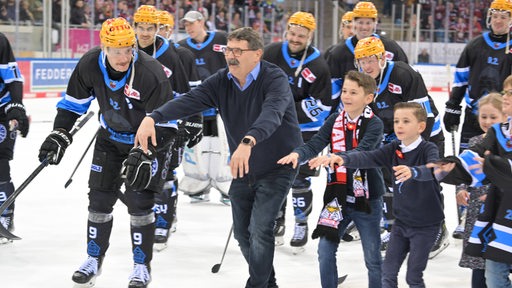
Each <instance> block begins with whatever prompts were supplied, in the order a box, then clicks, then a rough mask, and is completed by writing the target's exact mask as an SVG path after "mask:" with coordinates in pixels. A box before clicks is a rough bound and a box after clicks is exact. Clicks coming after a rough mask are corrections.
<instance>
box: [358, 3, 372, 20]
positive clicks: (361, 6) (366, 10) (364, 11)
mask: <svg viewBox="0 0 512 288" xmlns="http://www.w3.org/2000/svg"><path fill="white" fill-rule="evenodd" d="M377 16H378V13H377V8H375V5H374V4H373V3H372V2H367V1H361V2H359V3H357V4H356V6H355V7H354V18H373V19H377Z"/></svg>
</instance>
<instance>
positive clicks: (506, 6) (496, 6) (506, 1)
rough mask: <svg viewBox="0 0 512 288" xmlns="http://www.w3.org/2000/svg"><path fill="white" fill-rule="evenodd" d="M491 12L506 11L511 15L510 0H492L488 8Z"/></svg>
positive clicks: (511, 2) (511, 0) (511, 3)
mask: <svg viewBox="0 0 512 288" xmlns="http://www.w3.org/2000/svg"><path fill="white" fill-rule="evenodd" d="M489 10H491V11H500V10H501V11H507V12H509V13H510V14H511V15H512V0H494V1H492V3H491V6H490V7H489Z"/></svg>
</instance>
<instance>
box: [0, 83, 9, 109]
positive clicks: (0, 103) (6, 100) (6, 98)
mask: <svg viewBox="0 0 512 288" xmlns="http://www.w3.org/2000/svg"><path fill="white" fill-rule="evenodd" d="M3 85H4V84H3V83H2V86H3ZM2 88H3V87H2ZM2 90H3V89H0V91H2ZM9 102H11V93H9V91H7V93H5V95H4V96H2V98H0V107H2V106H4V105H5V104H7V103H9Z"/></svg>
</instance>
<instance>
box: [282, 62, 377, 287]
mask: <svg viewBox="0 0 512 288" xmlns="http://www.w3.org/2000/svg"><path fill="white" fill-rule="evenodd" d="M375 89H376V84H375V80H374V79H373V78H372V77H370V76H368V75H365V74H363V73H360V72H357V71H350V72H348V73H347V75H346V77H345V82H344V85H343V90H342V93H341V101H342V102H343V105H344V110H343V111H341V112H335V113H333V114H332V115H331V116H330V117H329V118H327V120H326V121H325V123H324V124H323V126H322V127H321V128H320V130H319V131H318V133H317V134H316V135H315V136H313V138H312V139H311V140H310V141H308V142H307V143H306V144H304V145H303V146H301V147H298V148H296V149H295V150H294V151H293V152H292V153H290V154H289V155H287V156H285V157H283V158H281V159H280V160H279V161H278V163H279V164H289V163H292V164H293V166H294V167H297V165H299V164H300V163H303V162H304V161H306V160H308V159H311V158H313V157H315V156H317V155H318V154H319V153H320V152H321V151H322V150H323V149H324V148H325V147H326V146H327V145H329V149H330V151H331V152H333V153H334V152H345V151H349V150H351V151H364V150H373V149H375V148H377V147H378V145H379V144H380V142H381V141H382V134H383V127H384V125H383V123H382V121H381V120H380V119H379V118H378V117H374V114H373V111H372V110H371V108H370V107H369V106H367V105H368V104H369V103H371V102H372V101H373V93H374V91H375ZM329 173H330V175H329V178H328V183H327V187H326V189H325V193H324V206H325V207H326V208H325V209H324V210H323V211H322V213H321V215H320V219H319V221H318V226H317V228H316V229H315V231H314V232H313V238H317V237H320V242H319V244H318V260H319V262H320V263H319V264H320V279H321V283H322V287H323V288H336V287H338V272H337V266H336V251H337V250H338V245H339V242H340V237H341V236H342V235H343V233H344V232H345V229H346V228H347V225H348V224H349V223H350V221H351V220H353V221H354V223H355V225H356V226H357V229H358V230H359V233H360V236H361V242H362V245H363V251H364V257H365V262H366V267H367V269H368V277H369V280H368V282H369V287H376V288H379V287H380V286H381V264H382V257H381V254H380V219H381V217H382V195H383V194H384V190H385V189H384V181H383V178H382V174H381V171H380V169H367V170H363V169H361V170H359V169H357V170H356V169H345V168H344V167H339V168H338V169H336V170H331V171H329Z"/></svg>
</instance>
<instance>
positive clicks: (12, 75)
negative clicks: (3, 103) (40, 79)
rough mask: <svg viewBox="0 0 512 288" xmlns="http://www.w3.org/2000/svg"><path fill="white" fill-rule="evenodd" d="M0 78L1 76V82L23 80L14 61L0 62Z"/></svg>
mask: <svg viewBox="0 0 512 288" xmlns="http://www.w3.org/2000/svg"><path fill="white" fill-rule="evenodd" d="M0 78H2V80H3V82H4V83H7V84H8V83H11V82H13V81H20V82H23V77H22V76H21V72H20V69H19V68H18V64H17V63H16V62H9V63H7V64H1V65H0ZM2 90H3V89H1V90H0V91H2Z"/></svg>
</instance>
